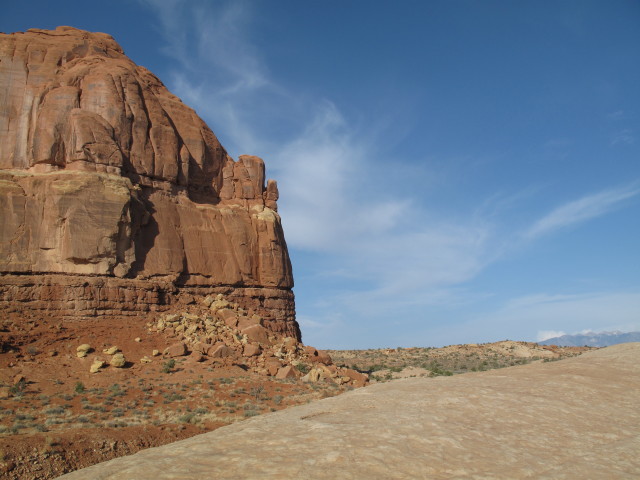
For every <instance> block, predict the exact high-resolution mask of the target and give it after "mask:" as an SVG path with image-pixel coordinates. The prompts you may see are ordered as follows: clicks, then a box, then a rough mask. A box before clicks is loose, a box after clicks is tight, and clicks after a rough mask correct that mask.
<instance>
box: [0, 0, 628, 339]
mask: <svg viewBox="0 0 640 480" xmlns="http://www.w3.org/2000/svg"><path fill="white" fill-rule="evenodd" d="M105 5H107V4H106V3H105V2H92V1H83V2H75V1H74V2H71V1H70V2H49V1H31V2H28V1H25V2H22V3H20V4H18V2H10V4H8V5H5V6H3V14H2V17H1V18H0V31H3V32H12V31H20V30H25V29H27V28H31V27H36V28H55V27H56V26H58V25H72V26H75V27H78V28H84V29H87V30H93V31H103V32H107V33H110V34H111V35H113V36H114V37H115V38H116V40H117V41H118V42H119V43H120V44H121V45H122V47H123V48H124V50H125V53H127V54H128V55H129V56H130V57H131V58H132V59H133V60H134V61H136V62H137V63H138V64H141V65H144V66H146V67H147V68H149V69H150V70H151V71H153V72H154V73H155V74H157V75H158V76H159V77H160V78H161V79H162V80H163V81H164V83H165V84H166V85H167V86H168V87H169V89H170V90H171V91H172V92H174V93H175V94H177V95H178V96H180V97H181V98H182V99H183V101H184V102H185V103H187V104H189V105H190V106H192V107H193V108H195V110H196V111H197V112H198V114H199V115H200V116H201V117H203V118H204V119H205V121H206V122H207V123H208V124H209V126H210V127H211V128H212V129H213V131H214V132H215V133H216V135H217V136H218V138H219V139H220V140H221V142H222V144H223V145H224V146H225V147H226V148H227V150H228V151H229V153H230V154H231V155H232V156H234V157H237V155H239V154H245V153H247V154H255V155H258V156H261V157H262V158H264V159H265V161H266V163H267V173H268V176H269V177H270V178H275V179H276V180H278V185H279V188H280V194H281V199H280V201H279V206H280V213H281V215H282V219H283V225H284V228H285V235H286V238H287V242H288V245H289V250H290V253H291V256H292V261H293V267H294V277H295V282H296V287H295V289H294V291H295V293H296V299H297V314H298V320H299V322H300V324H301V328H302V333H303V339H304V341H305V343H307V344H311V345H315V346H317V347H320V348H367V347H386V346H389V347H396V346H437V345H446V344H455V343H466V342H487V341H496V340H501V339H505V338H510V339H515V340H532V341H535V340H537V339H540V340H541V339H544V338H545V337H549V336H553V333H554V332H557V333H576V332H580V331H584V330H593V331H604V330H616V329H619V330H623V331H630V330H640V248H639V245H640V87H639V86H640V28H638V25H640V2H637V1H634V0H628V1H626V0H613V1H604V0H602V1H589V0H578V1H561V0H560V1H540V0H537V1H522V2H512V1H508V0H504V1H462V0H453V1H445V0H442V1H409V0H405V1H402V2H388V1H375V0H366V1H365V0H352V1H348V2H344V1H334V0H328V1H324V2H310V1H309V2H304V1H299V0H295V1H294V0H278V1H266V0H260V1H246V2H243V1H239V0H238V1H236V0H234V1H227V2H224V1H195V0H194V1H186V0H169V1H163V0H141V1H138V2H135V1H122V0H115V1H112V2H109V4H108V5H109V7H108V9H107V8H106V7H105Z"/></svg>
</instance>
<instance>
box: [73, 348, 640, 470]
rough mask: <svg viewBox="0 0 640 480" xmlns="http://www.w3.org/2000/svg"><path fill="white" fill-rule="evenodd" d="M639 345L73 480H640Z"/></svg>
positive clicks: (230, 435) (295, 420) (407, 385)
mask: <svg viewBox="0 0 640 480" xmlns="http://www.w3.org/2000/svg"><path fill="white" fill-rule="evenodd" d="M639 374H640V343H630V344H621V345H617V346H614V347H608V348H605V349H601V350H596V351H592V352H587V353H585V354H583V355H581V356H579V357H575V358H570V359H566V360H563V361H559V362H546V363H544V362H539V363H533V364H529V365H524V366H517V367H513V368H506V369H499V370H492V371H487V372H476V373H468V374H464V375H456V376H452V377H447V376H443V377H438V378H435V379H434V378H410V379H406V380H399V381H395V382H388V383H380V384H377V385H371V386H369V387H365V388H361V389H357V390H354V391H351V392H348V393H346V394H343V395H340V396H337V397H333V398H327V399H324V400H320V401H317V402H313V403H311V404H308V405H303V406H299V407H293V408H290V409H288V410H284V411H280V412H276V413H271V414H267V415H263V416H260V417H255V418H253V419H250V420H248V421H245V422H241V423H238V424H235V425H230V426H227V427H223V428H220V429H218V430H217V431H215V432H212V433H207V434H203V435H199V436H196V437H193V438H190V439H187V440H183V441H180V442H176V443H173V444H169V445H165V446H163V447H158V448H152V449H149V450H145V451H142V452H139V453H137V454H135V455H132V456H128V457H123V458H119V459H115V460H111V461H109V462H105V463H103V464H99V465H95V466H93V467H90V468H88V469H84V470H80V471H77V472H74V473H71V474H69V475H66V476H64V477H61V478H64V479H68V480H73V479H86V478H92V479H102V480H107V479H123V478H136V479H140V480H144V479H154V480H158V479H173V480H177V479H191V478H203V479H206V478H216V479H226V478H229V479H231V478H233V479H238V478H278V479H281V478H311V479H325V478H327V479H335V478H341V479H363V478H390V479H401V478H402V479H404V478H425V479H426V478H428V479H453V478H474V479H480V478H483V479H486V478H536V479H569V478H575V479H584V478H590V479H605V478H607V479H608V478H611V479H613V478H615V479H621V478H638V476H640V457H638V455H637V452H638V451H640V408H639V407H638V406H639V405H640V375H639Z"/></svg>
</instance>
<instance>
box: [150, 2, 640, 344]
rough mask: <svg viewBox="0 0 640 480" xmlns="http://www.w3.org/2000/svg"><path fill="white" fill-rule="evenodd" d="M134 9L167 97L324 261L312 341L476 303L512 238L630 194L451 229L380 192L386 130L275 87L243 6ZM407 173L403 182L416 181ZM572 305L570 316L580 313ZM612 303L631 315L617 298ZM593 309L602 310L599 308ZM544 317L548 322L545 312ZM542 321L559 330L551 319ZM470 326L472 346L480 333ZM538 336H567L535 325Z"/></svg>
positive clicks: (535, 308) (502, 203) (402, 194)
mask: <svg viewBox="0 0 640 480" xmlns="http://www.w3.org/2000/svg"><path fill="white" fill-rule="evenodd" d="M141 1H143V3H145V4H146V5H148V6H149V7H150V8H152V9H153V10H154V11H155V12H156V13H157V15H158V18H159V19H160V23H161V26H162V28H163V31H164V34H165V38H166V40H167V46H166V50H165V51H166V52H167V53H168V54H170V55H171V56H172V57H174V58H175V59H176V60H177V61H179V62H180V68H175V69H174V70H173V72H172V73H171V74H170V77H169V78H170V81H171V83H170V88H171V89H172V90H173V91H174V93H176V94H177V95H178V96H180V97H181V98H183V100H184V101H185V102H186V103H187V104H189V105H191V106H192V107H194V108H195V109H196V110H197V112H198V113H199V114H200V115H201V116H202V117H203V118H204V119H205V120H206V121H207V123H209V125H210V126H211V127H212V129H213V130H214V131H215V132H216V134H217V135H218V137H219V138H220V140H221V142H222V143H223V144H224V145H225V147H226V148H227V149H228V150H229V151H230V153H232V154H238V153H252V154H258V155H261V156H263V157H264V158H265V160H266V164H267V168H268V174H269V175H270V176H273V177H275V178H276V179H277V180H278V183H279V188H280V193H281V198H280V200H279V207H280V212H281V214H282V218H283V223H284V229H285V233H286V238H287V242H288V244H289V247H290V248H291V249H292V250H294V251H299V252H305V253H308V254H310V255H315V256H316V258H321V259H322V261H320V262H318V263H320V264H321V266H320V268H319V270H318V271H317V272H315V275H316V276H317V278H322V280H323V281H324V282H327V283H330V282H331V281H333V282H335V283H337V284H340V285H341V286H342V285H344V288H341V289H339V291H338V293H335V290H334V293H327V294H325V295H324V297H323V298H322V301H324V302H325V304H324V305H321V304H320V302H318V301H317V298H316V299H314V300H316V304H315V305H312V306H311V307H309V306H308V308H307V309H306V311H305V310H302V311H300V310H299V313H300V316H299V321H300V323H301V325H302V326H303V327H304V328H305V329H309V330H310V331H323V332H328V333H327V335H328V334H329V333H330V334H331V335H332V336H333V337H332V338H335V336H336V335H340V332H341V331H344V329H345V325H347V324H349V323H350V321H349V316H350V315H353V316H354V318H355V317H356V316H357V317H359V318H360V319H362V316H363V315H364V316H367V315H370V316H371V317H372V318H374V317H375V318H377V319H380V318H383V317H385V316H388V317H389V318H392V317H393V318H396V319H397V318H399V316H400V317H401V316H402V315H403V314H407V315H412V313H411V311H412V309H413V312H415V311H419V310H420V308H421V307H425V308H427V307H429V306H434V305H437V306H445V307H446V306H448V305H451V306H453V305H456V306H460V305H462V304H464V303H465V302H466V303H468V302H473V301H475V300H477V299H478V297H479V296H482V294H478V293H474V292H471V291H468V290H466V289H465V288H464V284H465V282H468V281H469V280H471V279H473V278H474V277H476V276H477V275H478V274H479V273H480V272H482V271H483V270H484V269H485V268H486V267H487V265H489V264H490V263H492V262H494V261H495V260H496V259H497V258H500V256H501V255H503V254H504V252H505V251H507V250H508V248H505V246H504V245H505V244H506V243H508V242H509V239H510V238H511V239H513V238H514V237H518V239H522V237H523V236H524V238H526V239H527V240H534V239H537V238H540V237H542V236H544V235H547V234H550V233H552V232H555V231H557V230H560V229H562V228H565V227H568V226H571V225H576V224H579V223H581V222H585V221H587V220H589V219H592V218H595V217H597V216H600V215H604V214H606V213H607V212H610V211H611V210H613V209H614V208H616V207H618V206H620V205H622V204H623V202H624V201H625V200H628V199H630V198H632V197H635V196H636V195H637V194H638V193H640V188H639V187H638V186H637V185H636V186H629V187H621V188H618V189H612V190H607V191H604V192H600V193H596V194H593V195H590V196H586V197H583V198H581V199H579V200H576V201H573V202H570V203H567V204H566V205H563V206H560V207H558V208H556V209H555V210H553V211H551V212H550V213H549V214H548V215H546V216H544V217H542V218H541V219H540V220H538V221H537V222H535V223H534V224H533V225H532V226H531V227H530V228H529V229H527V230H526V231H525V233H524V234H523V235H520V236H519V235H518V234H517V233H514V232H513V231H508V232H504V231H500V232H499V231H498V229H497V228H496V225H495V223H497V222H499V217H500V216H501V215H502V214H503V212H504V211H507V210H510V209H513V208H517V206H518V205H519V204H520V202H522V201H523V200H526V199H527V198H530V197H531V196H534V195H535V194H536V193H537V189H535V188H533V189H528V190H527V189H524V190H523V191H522V192H521V193H519V194H517V195H513V194H511V193H509V192H507V193H503V194H502V195H498V196H497V197H496V198H494V199H490V200H488V201H487V202H485V203H483V202H482V201H481V200H480V201H479V202H478V203H479V205H480V206H479V207H478V208H477V209H476V210H475V211H470V212H468V213H467V214H462V215H460V216H458V217H456V218H452V217H448V216H446V214H444V213H442V210H441V209H436V208H434V209H429V208H428V207H425V206H424V204H423V200H422V199H421V198H420V195H421V194H423V193H424V192H417V193H416V192H413V191H412V190H410V189H407V190H402V184H401V183H400V182H393V184H392V182H388V178H387V177H388V176H389V175H390V169H391V168H393V169H394V171H393V175H394V178H395V179H397V178H398V177H399V176H401V175H403V174H404V172H402V171H400V170H401V169H402V168H403V165H402V163H403V162H401V161H398V159H395V160H396V161H394V162H393V166H391V165H390V162H389V159H388V158H386V157H385V156H384V154H383V153H381V152H383V151H384V149H383V148H382V145H381V140H380V139H381V138H384V137H385V136H384V125H382V126H381V125H380V124H376V125H371V126H368V128H366V129H364V128H360V129H358V128H356V127H354V126H353V125H352V124H351V122H350V121H349V120H348V119H346V118H345V117H344V114H343V112H342V111H341V109H340V107H339V105H336V104H335V103H334V102H332V101H330V100H328V99H324V98H320V99H318V98H313V97H311V96H310V95H307V92H305V91H303V89H302V88H301V89H299V90H297V91H296V90H295V89H294V90H292V89H289V90H285V89H284V88H283V87H282V86H281V85H279V82H278V79H277V77H275V76H274V75H273V74H272V72H270V71H269V68H268V65H267V64H266V63H265V61H264V59H263V58H262V57H261V53H260V51H259V50H258V49H256V48H255V47H254V45H253V44H252V42H251V39H250V36H249V35H248V34H247V32H250V31H251V21H252V15H253V13H252V11H251V5H249V4H246V3H244V2H223V3H209V2H195V3H191V2H186V1H185V0H170V1H164V0H141ZM193 5H195V7H194V6H193ZM187 7H188V8H187ZM189 45H197V47H196V48H194V49H190V47H189ZM369 130H370V131H372V132H374V133H369V134H368V133H367V132H368V131H369ZM410 168H412V167H410V166H407V172H406V175H407V176H411V175H415V174H416V172H418V170H416V169H415V168H414V169H413V170H409V169H410ZM423 173H424V172H423ZM426 173H432V172H426ZM440 180H442V178H440V177H439V179H438V181H440ZM430 181H431V182H433V180H430ZM424 184H425V185H426V184H428V182H426V181H425V182H424ZM295 268H296V266H295V265H294V269H295ZM346 279H348V280H346ZM297 280H298V285H300V279H299V278H297ZM298 288H299V287H298ZM307 288H308V287H307ZM566 300H567V301H565V302H562V301H560V299H555V300H554V301H551V300H550V299H549V298H538V299H531V298H528V299H527V298H521V299H519V301H520V302H523V304H522V305H520V306H518V305H517V301H515V303H514V304H511V305H507V306H506V307H505V308H504V309H503V310H502V311H500V312H498V315H497V320H495V321H497V322H499V321H500V319H503V320H504V319H506V318H507V317H508V316H509V315H512V314H513V315H518V316H521V317H523V318H525V317H526V318H529V319H531V318H532V317H531V315H532V314H533V313H535V312H538V313H539V314H540V315H543V314H545V313H549V312H551V310H553V312H561V311H563V308H560V305H564V308H568V307H569V306H570V305H571V301H570V300H569V299H566ZM573 300H575V301H574V305H575V306H576V308H577V310H576V311H578V312H581V311H583V310H581V309H580V308H579V307H581V306H583V305H586V304H588V302H587V301H586V300H585V299H582V300H581V301H580V302H578V301H577V300H576V299H573ZM623 300H625V301H626V302H627V304H628V303H629V302H628V301H627V300H629V299H628V298H627V297H625V298H624V299H623ZM527 302H528V303H527ZM585 302H586V303H585ZM594 302H595V300H594ZM596 303H598V302H596ZM600 304H602V305H604V304H606V305H609V303H608V302H606V301H604V300H602V301H601V302H600V303H598V305H600ZM545 305H554V309H551V310H548V311H545ZM568 312H569V310H564V313H565V314H567V313H568ZM414 315H415V313H414ZM509 318H512V317H509ZM550 318H555V319H558V318H559V317H558V315H556V314H555V313H554V315H552V316H551V317H550ZM625 318H626V317H625ZM483 321H485V322H488V323H487V324H490V323H491V322H492V321H494V320H492V319H491V318H485V319H484V320H483ZM505 322H506V320H505ZM507 323H508V322H507ZM547 323H548V322H547ZM470 325H471V327H470V331H472V330H473V329H474V328H477V330H478V332H476V333H477V334H478V335H480V334H482V333H483V332H482V330H483V328H489V327H484V326H482V325H481V324H479V323H478V324H475V323H473V322H472V323H471V324H470ZM589 325H594V326H597V325H598V324H597V323H590V324H589ZM452 328H455V327H452ZM465 328H466V327H465ZM531 328H534V327H533V326H531ZM540 328H542V329H545V330H557V329H558V328H562V329H569V327H564V326H563V325H559V324H558V325H554V324H553V323H550V324H548V325H547V324H546V323H545V322H542V324H541V326H540ZM443 329H444V327H443ZM507 330H508V329H507ZM443 332H444V330H443ZM506 334H507V333H505V335H506ZM443 335H444V333H443ZM449 335H450V336H451V334H450V333H449ZM513 337H516V335H513ZM326 338H329V337H326Z"/></svg>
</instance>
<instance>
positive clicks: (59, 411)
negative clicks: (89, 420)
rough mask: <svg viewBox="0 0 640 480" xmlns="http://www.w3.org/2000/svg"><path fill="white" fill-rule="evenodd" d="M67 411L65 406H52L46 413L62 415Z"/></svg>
mask: <svg viewBox="0 0 640 480" xmlns="http://www.w3.org/2000/svg"><path fill="white" fill-rule="evenodd" d="M64 412H65V409H64V408H63V407H52V408H48V409H47V410H46V411H45V412H44V413H46V414H47V415H61V414H63V413H64Z"/></svg>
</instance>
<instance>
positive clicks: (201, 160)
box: [0, 27, 300, 338]
mask: <svg viewBox="0 0 640 480" xmlns="http://www.w3.org/2000/svg"><path fill="white" fill-rule="evenodd" d="M277 200H278V188H277V184H276V182H275V181H272V180H269V181H268V182H266V184H265V169H264V162H263V161H262V160H261V159H260V158H258V157H254V156H248V155H243V156H241V157H240V158H239V159H238V160H237V161H234V160H233V159H232V158H230V157H229V155H227V153H226V151H225V150H224V148H223V147H222V146H221V145H220V143H219V142H218V139H217V138H216V136H215V135H214V133H213V132H212V131H211V130H210V129H209V127H207V125H206V124H205V123H204V122H203V121H202V120H201V119H200V118H199V117H198V116H197V115H196V113H195V112H194V111H193V110H192V109H191V108H189V107H187V106H186V105H184V104H183V103H182V102H181V101H180V99H178V98H177V97H176V96H174V95H172V94H171V93H170V92H169V91H168V90H167V89H166V87H165V86H164V85H163V84H162V82H161V81H160V80H159V79H158V78H157V77H155V76H154V75H153V74H152V73H151V72H149V71H148V70H147V69H145V68H144V67H141V66H138V65H136V64H135V63H133V62H132V61H131V60H130V59H129V58H128V57H127V56H125V54H124V52H123V50H122V48H121V47H120V46H119V45H118V44H117V43H116V42H115V41H114V39H113V38H112V37H111V36H109V35H106V34H103V33H90V32H85V31H82V30H77V29H74V28H71V27H59V28H58V29H56V30H54V31H46V30H35V29H33V30H29V31H27V32H24V33H13V34H9V35H5V34H0V219H1V222H2V229H1V230H0V307H2V308H3V309H5V310H7V309H8V310H16V309H22V310H32V311H40V312H48V313H50V314H60V315H65V316H83V315H100V314H103V315H134V314H139V313H140V312H148V311H154V310H165V309H168V308H170V307H171V305H173V304H176V303H179V302H187V303H188V302H189V301H192V299H193V297H194V296H199V295H206V294H210V293H223V294H225V295H226V296H228V297H229V298H230V299H233V301H234V302H236V303H238V304H240V305H241V306H243V307H244V308H245V309H247V310H253V311H255V312H256V313H257V314H259V315H261V316H263V317H265V325H266V326H267V327H268V328H270V329H271V330H272V331H274V332H276V333H279V334H282V335H289V336H295V337H297V338H299V337H300V332H299V328H298V325H297V323H296V321H295V306H294V297H293V292H292V287H293V277H292V272H291V263H290V260H289V255H288V253H287V247H286V243H285V239H284V234H283V231H282V226H281V222H280V217H279V215H278V213H277V203H276V202H277Z"/></svg>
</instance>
